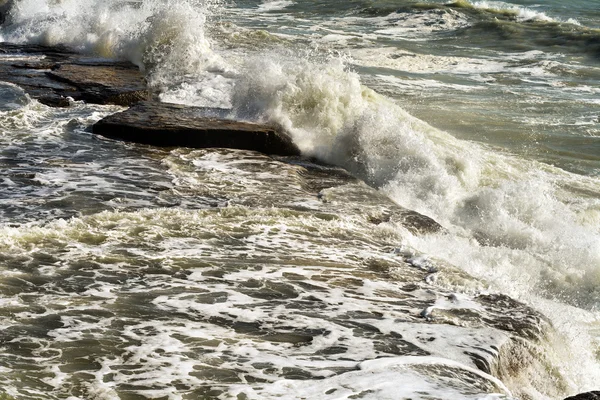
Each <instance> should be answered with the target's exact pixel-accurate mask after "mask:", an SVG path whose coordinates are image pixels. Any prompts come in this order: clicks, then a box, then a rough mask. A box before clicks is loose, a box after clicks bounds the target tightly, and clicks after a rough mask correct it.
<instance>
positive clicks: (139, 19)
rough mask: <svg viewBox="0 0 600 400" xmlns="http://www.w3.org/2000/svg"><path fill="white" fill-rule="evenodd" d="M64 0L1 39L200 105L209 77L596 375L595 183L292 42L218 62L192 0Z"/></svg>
mask: <svg viewBox="0 0 600 400" xmlns="http://www.w3.org/2000/svg"><path fill="white" fill-rule="evenodd" d="M76 4H77V5H75V3H74V2H68V1H64V2H61V3H55V2H34V1H22V2H19V3H17V6H16V8H15V9H14V10H13V13H12V14H11V23H12V25H10V26H9V28H8V29H6V30H4V32H3V35H4V38H5V40H11V41H20V42H27V41H34V42H39V43H46V44H57V43H65V44H69V45H71V46H75V47H76V48H78V49H80V50H83V51H90V52H95V53H97V54H100V55H104V56H120V57H124V58H128V59H130V60H132V61H134V62H136V63H137V64H138V65H139V66H140V67H141V68H144V69H145V70H146V71H147V72H148V74H149V75H148V76H149V78H150V81H151V83H152V84H153V85H155V87H157V88H158V89H159V90H170V91H169V92H168V93H169V96H170V97H169V99H172V100H177V99H178V98H179V99H180V100H183V101H184V102H187V103H194V102H196V104H198V100H197V98H196V101H195V100H194V99H195V95H196V94H197V92H198V91H199V90H201V88H200V87H199V85H198V82H206V81H207V79H208V78H207V77H210V79H212V81H213V82H217V83H218V84H219V85H221V86H222V87H223V92H222V93H219V94H218V96H217V97H219V98H224V97H226V96H229V97H230V99H228V100H227V101H223V102H222V104H229V105H230V106H231V107H232V108H233V112H234V113H235V114H236V115H237V116H238V117H241V118H248V119H263V120H266V121H269V122H274V123H277V124H279V125H281V126H282V127H284V128H285V129H286V130H288V131H289V132H290V133H291V134H292V135H293V137H294V139H295V141H296V142H297V144H298V145H299V146H300V147H301V148H302V149H303V151H304V153H305V154H306V155H308V156H314V157H318V158H319V159H321V160H323V161H326V162H330V163H334V164H337V165H342V166H344V167H345V168H347V169H349V170H351V171H352V172H353V173H355V174H357V175H358V176H360V177H362V178H363V179H364V180H365V181H366V182H368V183H369V184H371V185H372V186H374V187H376V188H378V189H380V190H381V191H382V192H383V193H386V194H387V195H389V196H390V197H391V198H392V199H393V200H394V201H396V202H397V203H398V204H400V205H403V206H406V207H408V208H410V209H414V210H417V211H420V212H422V213H424V214H426V215H429V216H431V217H433V218H435V219H436V220H438V221H439V222H440V223H442V224H443V225H444V227H445V228H446V229H447V230H448V231H449V234H439V235H429V236H426V237H421V236H411V235H408V236H407V237H406V238H405V239H404V240H405V242H404V243H399V245H402V244H404V245H407V246H411V247H414V248H416V249H419V250H420V251H423V252H425V253H427V254H430V255H432V256H434V257H437V258H440V259H444V260H446V261H449V262H450V263H452V264H454V265H457V266H460V267H461V268H464V269H465V270H466V271H468V272H470V273H472V274H474V275H476V276H478V277H479V278H481V279H483V280H485V281H487V282H488V283H489V284H490V285H491V286H490V287H491V290H492V291H498V290H499V291H503V292H505V293H509V294H511V295H513V296H516V297H518V298H520V299H523V300H526V301H528V302H530V303H531V304H533V305H535V306H537V307H539V309H540V310H542V311H544V312H545V313H546V314H548V315H549V316H550V317H551V318H552V320H553V322H554V324H555V326H556V327H557V328H558V329H559V330H560V331H561V332H562V333H564V334H565V335H566V336H567V339H568V340H569V341H570V342H571V343H570V344H569V346H570V348H571V349H573V350H574V351H573V352H574V354H576V356H575V357H573V356H569V357H573V359H576V360H577V362H578V363H579V365H577V366H573V359H561V360H560V361H558V363H559V364H560V365H561V367H562V368H563V369H565V371H566V375H567V376H569V378H571V379H573V380H575V381H576V382H575V384H574V386H575V387H580V388H582V387H583V388H585V387H589V388H590V389H591V388H593V387H591V385H592V384H593V383H595V382H597V381H598V379H600V372H599V371H598V361H597V359H596V358H595V357H596V356H595V354H594V351H595V350H594V349H596V348H597V347H598V344H597V337H595V336H594V335H593V334H591V333H589V332H590V330H588V328H589V327H587V328H586V325H593V324H594V323H595V322H594V315H595V314H594V313H593V312H594V311H596V310H597V308H598V303H597V302H598V293H597V289H596V288H597V287H598V286H599V285H598V280H599V279H600V278H599V276H598V275H599V273H598V271H599V269H600V268H599V265H600V249H599V232H598V225H597V224H594V223H593V221H596V220H597V219H594V218H593V215H597V213H598V201H597V198H598V195H599V193H600V188H599V187H598V182H597V180H594V179H592V178H586V177H582V176H579V175H575V174H569V173H566V172H564V171H562V170H560V169H558V168H554V167H550V166H547V165H543V164H541V163H537V162H534V161H530V160H525V159H520V158H518V157H515V156H511V155H509V154H504V153H501V152H497V151H494V149H491V148H486V147H485V146H482V145H478V144H475V143H472V142H467V141H460V140H457V139H455V138H454V137H452V136H451V135H449V134H446V133H445V132H443V131H441V130H438V129H435V128H433V127H431V126H429V125H427V124H426V123H424V122H422V121H420V120H418V119H416V118H414V117H412V116H411V115H410V114H408V113H407V112H406V111H404V110H403V109H402V107H400V105H398V104H397V103H395V102H394V101H392V100H390V99H387V98H385V97H383V96H381V95H379V94H377V93H376V92H374V91H373V90H371V89H369V88H367V87H365V86H363V85H362V84H361V79H360V76H359V75H358V74H357V73H356V72H353V71H350V70H349V69H348V68H347V66H346V63H345V60H343V59H339V58H330V59H327V60H324V61H323V60H319V59H315V57H314V56H312V55H310V54H306V53H301V54H302V56H300V57H298V56H296V57H290V51H282V52H277V51H273V52H271V53H267V52H258V53H254V54H252V55H248V54H243V55H242V57H241V58H243V60H239V59H229V58H228V57H226V56H225V55H222V54H218V52H216V51H214V50H212V48H211V45H210V41H209V40H208V39H207V38H206V36H205V34H206V32H205V31H206V29H205V28H206V26H205V24H206V14H205V13H204V11H203V9H202V8H201V7H200V8H198V6H197V4H194V3H191V2H144V3H141V4H140V3H119V4H116V3H104V4H99V3H96V2H93V1H87V2H81V3H76ZM81 21H83V23H82V22H81ZM188 22H189V23H188ZM230 56H231V57H233V56H234V54H230ZM229 65H239V66H240V67H239V69H236V70H235V71H234V70H233V69H230V67H229ZM221 81H224V82H221ZM172 87H175V88H176V89H175V90H171V88H172ZM190 91H193V93H190ZM163 94H164V92H163ZM163 98H164V97H163ZM207 99H208V97H205V98H204V100H207ZM200 105H215V104H214V103H212V104H208V103H202V102H200ZM217 105H218V104H217ZM483 129H484V127H482V130H483ZM582 192H583V193H587V195H584V196H582V195H581V193H582ZM590 215H591V216H592V218H591V219H590V217H589V216H590ZM589 221H591V222H589ZM561 301H562V302H565V303H566V304H570V305H565V304H563V303H561ZM571 305H576V306H579V307H581V309H577V312H571V311H569V310H572V308H571V307H572V306H571ZM582 332H583V333H582ZM590 349H592V350H591V351H590ZM548 352H552V350H550V349H548ZM582 365H583V368H582V367H581V366H582ZM577 369H580V370H579V371H578V370H577ZM581 370H583V371H584V373H585V375H583V374H582V373H581Z"/></svg>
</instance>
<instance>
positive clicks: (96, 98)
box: [0, 43, 150, 107]
mask: <svg viewBox="0 0 600 400" xmlns="http://www.w3.org/2000/svg"><path fill="white" fill-rule="evenodd" d="M0 53H3V54H4V57H2V58H0V81H4V82H9V83H12V84H15V85H18V86H20V87H21V88H23V90H25V92H27V93H28V94H29V95H30V96H31V97H33V98H35V99H37V100H38V101H40V102H41V103H44V104H46V105H49V106H55V107H66V106H68V105H70V104H71V100H70V99H73V100H83V101H86V102H88V103H96V104H117V105H123V106H128V105H132V104H135V103H137V102H138V101H140V100H147V99H148V98H150V92H149V91H148V89H147V87H146V81H145V79H144V77H143V75H142V74H141V72H140V71H139V69H138V67H136V66H135V65H133V64H131V63H129V62H123V61H115V60H107V59H98V58H90V57H84V56H82V55H80V54H77V53H76V52H75V51H73V50H72V49H69V48H67V47H64V46H52V47H50V46H41V45H17V44H11V43H0Z"/></svg>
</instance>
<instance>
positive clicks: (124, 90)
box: [0, 10, 597, 399]
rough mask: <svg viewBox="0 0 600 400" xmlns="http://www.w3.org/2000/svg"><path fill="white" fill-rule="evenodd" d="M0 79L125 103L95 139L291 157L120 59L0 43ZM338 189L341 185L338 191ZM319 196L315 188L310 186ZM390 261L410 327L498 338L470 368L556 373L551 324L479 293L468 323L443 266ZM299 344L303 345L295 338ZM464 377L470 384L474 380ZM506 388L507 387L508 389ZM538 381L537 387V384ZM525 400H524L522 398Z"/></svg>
mask: <svg viewBox="0 0 600 400" xmlns="http://www.w3.org/2000/svg"><path fill="white" fill-rule="evenodd" d="M0 12H1V10H0ZM0 22H1V20H0ZM0 81H4V82H8V83H11V84H14V85H17V86H19V87H21V88H22V89H23V90H24V91H25V92H26V93H27V94H28V95H29V96H31V97H32V98H34V99H37V100H38V101H39V102H41V103H43V104H46V105H48V106H52V107H69V106H70V105H71V104H72V102H73V101H84V102H87V103H94V104H115V105H120V106H126V107H130V108H128V109H127V110H124V111H122V112H120V113H116V114H113V115H111V116H108V117H106V118H104V119H102V120H100V121H99V122H97V123H96V124H95V125H94V126H93V127H91V131H92V132H93V133H94V134H98V135H102V136H105V137H108V138H113V139H119V140H124V141H129V142H135V143H142V144H148V145H154V146H162V147H191V148H212V147H214V148H230V149H241V150H253V151H257V152H260V153H263V154H267V155H278V156H299V155H300V151H299V149H298V148H297V146H296V145H295V144H294V143H293V141H292V140H291V138H290V137H289V136H288V135H287V134H286V133H285V132H282V131H280V130H278V129H276V128H274V127H271V126H265V125H261V124H255V123H250V122H245V121H234V120H231V119H227V118H225V116H224V115H225V112H222V110H218V109H206V108H197V107H188V106H182V105H176V104H165V103H160V102H158V101H156V100H153V99H152V97H153V96H152V93H151V92H150V91H149V90H148V88H147V86H146V82H145V79H144V76H143V75H142V74H141V73H140V72H139V70H138V69H137V67H136V66H135V65H133V64H130V63H127V62H122V61H114V60H106V59H99V58H93V57H86V56H83V55H80V54H78V53H77V52H74V51H72V50H70V49H68V48H64V47H47V46H38V45H15V44H8V43H2V44H0ZM313 172H314V171H313ZM348 179H351V178H348ZM341 186H342V185H341V184H340V185H339V187H341ZM323 189H328V190H329V189H330V192H331V193H329V196H333V195H335V189H336V187H335V185H334V187H332V188H323ZM319 193H324V191H323V190H321V189H319ZM326 195H327V193H325V194H324V195H323V196H321V197H320V198H319V199H320V200H321V201H322V202H324V203H325V202H326V200H327V199H326ZM389 203H391V202H389ZM389 210H391V213H382V214H381V215H374V216H373V217H372V220H371V221H370V222H371V223H373V224H375V225H377V224H380V223H382V222H389V221H390V220H392V221H393V220H394V219H395V218H396V219H397V220H398V221H399V223H401V224H403V225H404V226H406V227H407V228H408V229H410V230H412V231H413V232H417V233H430V232H435V231H438V230H440V229H442V227H441V226H439V224H437V223H436V222H435V221H433V220H431V219H430V218H427V217H425V216H422V215H420V214H418V213H415V212H413V211H409V210H405V209H402V208H401V207H399V206H396V205H393V204H390V205H389ZM399 256H400V258H401V259H402V260H401V263H403V264H405V265H404V267H403V268H402V269H401V271H402V272H398V271H397V270H400V269H398V268H396V267H395V266H390V265H386V264H377V263H373V264H372V265H370V269H371V270H370V272H371V273H372V274H373V275H374V276H375V275H377V276H379V275H381V276H385V275H388V274H395V275H398V276H399V277H400V278H405V279H404V281H403V282H402V284H403V285H404V288H403V289H402V290H404V291H405V292H406V293H405V295H406V298H405V299H398V304H396V305H394V306H395V307H398V308H402V307H405V308H407V309H411V310H412V309H422V311H421V312H420V314H414V313H411V314H407V317H406V318H407V321H408V322H412V323H416V322H415V321H416V320H418V321H419V323H420V322H430V323H432V324H442V325H447V326H452V327H456V328H457V329H461V328H465V327H470V328H485V329H490V330H493V331H494V332H500V333H501V335H502V340H504V338H506V341H505V342H504V344H503V345H502V347H501V348H495V347H494V345H491V344H490V346H489V347H485V345H483V344H482V345H481V346H482V348H477V349H473V348H465V350H464V352H465V354H466V355H468V356H469V357H470V359H471V361H472V364H473V365H474V366H476V367H477V369H478V370H479V371H481V372H482V373H484V374H488V375H491V376H493V377H497V378H499V379H501V380H502V381H503V382H505V383H506V382H511V383H514V382H518V381H519V380H520V379H528V378H530V379H533V377H534V376H535V372H536V371H539V370H540V369H543V370H546V371H547V373H549V374H550V373H554V374H556V376H559V374H558V372H557V371H555V370H553V368H552V366H551V363H550V362H549V361H548V360H546V359H544V358H543V356H542V355H541V354H542V352H541V351H540V350H539V346H541V344H542V342H544V341H545V340H547V338H548V337H549V336H551V335H552V327H551V326H550V324H549V322H548V321H547V320H546V319H545V318H544V317H543V316H542V315H540V314H539V313H537V312H536V311H535V310H533V309H531V308H529V307H527V306H526V305H524V304H521V303H519V302H517V301H515V300H513V299H511V298H509V297H507V296H503V295H483V294H482V295H478V296H476V297H474V298H473V301H474V302H475V303H477V305H478V307H479V308H480V310H481V317H482V318H481V321H483V322H480V320H479V319H477V320H476V319H475V318H471V317H472V316H470V315H469V314H468V313H467V312H466V311H464V310H463V309H461V308H460V307H459V306H458V305H456V306H454V304H457V300H456V298H453V297H452V296H453V294H452V293H451V292H449V291H446V290H441V289H439V288H435V287H433V286H432V287H429V280H428V279H430V277H431V276H432V275H433V274H435V273H437V272H438V271H440V270H441V271H444V270H445V268H446V267H444V266H432V265H422V264H419V261H418V260H416V259H414V258H411V257H409V256H406V257H405V256H404V255H402V254H399ZM447 271H448V273H449V274H456V275H457V276H458V275H459V274H460V272H459V271H454V270H452V269H451V268H450V267H448V269H447ZM428 288H429V289H428ZM421 290H422V291H427V290H429V291H431V292H432V296H431V297H432V301H431V302H430V303H428V304H421V303H419V302H417V301H416V300H413V299H412V295H411V294H410V293H411V292H413V291H421ZM434 298H437V299H438V300H434ZM439 299H441V301H440V300H439ZM411 301H414V303H415V304H414V305H413V304H412V303H411ZM402 302H403V303H404V304H401V303H402ZM446 303H448V304H446ZM352 321H354V320H352ZM348 326H349V327H350V328H352V329H355V330H358V331H360V332H363V331H364V335H371V336H376V337H378V338H379V337H380V338H381V340H380V341H381V349H382V350H381V353H385V354H386V355H388V356H415V355H417V356H418V355H423V354H421V353H419V351H417V350H418V349H417V350H415V349H414V348H412V347H410V345H409V343H408V342H405V341H403V340H402V337H401V336H400V337H397V336H394V335H392V334H388V333H385V332H382V331H380V330H378V329H377V328H374V327H372V326H370V325H368V324H360V323H356V322H348ZM299 340H300V341H302V340H308V339H307V338H305V337H301V338H300V339H299ZM310 340H312V336H311V337H310ZM425 355H426V354H425ZM457 369H458V368H457ZM438 373H439V374H440V377H441V378H440V380H443V379H442V378H443V375H444V373H443V371H441V372H440V371H438ZM462 373H466V372H465V371H462ZM473 376H474V377H476V378H477V376H476V375H473ZM554 384H555V387H554V388H550V389H548V388H547V389H548V391H549V392H550V393H554V394H557V393H561V392H563V391H564V390H565V383H564V382H562V380H561V379H560V378H558V377H557V378H556V379H555V382H554ZM478 385H481V383H478V382H475V383H474V384H473V389H477V388H478ZM486 385H487V386H486V387H485V389H486V390H488V389H489V390H501V389H502V388H501V387H495V386H494V385H495V383H494V382H493V381H490V382H486ZM515 385H516V383H514V384H513V385H512V386H513V387H514V386H515ZM539 385H543V383H542V382H540V383H539ZM488 386H489V388H488ZM462 389H464V390H466V391H467V390H468V389H465V388H461V390H462ZM595 393H597V392H591V394H589V396H588V397H574V399H575V398H576V399H579V398H581V399H588V398H589V399H594V398H596V397H593V396H596V394H595ZM507 395H509V394H507ZM590 396H591V397H590ZM524 398H527V397H526V394H524Z"/></svg>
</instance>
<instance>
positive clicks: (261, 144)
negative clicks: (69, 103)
mask: <svg viewBox="0 0 600 400" xmlns="http://www.w3.org/2000/svg"><path fill="white" fill-rule="evenodd" d="M206 114H207V112H206V109H203V108H199V107H189V106H184V105H179V104H168V103H159V102H141V103H139V104H137V105H135V106H133V107H132V108H130V109H128V110H126V111H123V112H120V113H116V114H113V115H110V116H108V117H106V118H104V119H102V120H100V121H99V122H97V123H96V124H95V125H94V126H93V127H92V131H93V132H94V133H95V134H99V135H102V136H105V137H109V138H113V139H120V140H125V141H129V142H135V143H142V144H150V145H154V146H161V147H180V146H181V147H193V148H208V147H221V148H231V149H241V150H255V151H258V152H261V153H265V154H276V155H299V154H300V151H299V150H298V147H296V145H295V144H294V143H293V142H292V140H291V139H290V138H289V137H288V136H287V135H285V134H284V133H282V132H279V131H278V130H276V129H275V128H273V127H270V126H267V125H261V124H255V123H250V122H241V121H233V120H229V119H224V118H222V117H219V116H215V112H213V113H212V116H206Z"/></svg>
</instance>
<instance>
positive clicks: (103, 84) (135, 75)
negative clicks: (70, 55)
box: [46, 63, 150, 106]
mask: <svg viewBox="0 0 600 400" xmlns="http://www.w3.org/2000/svg"><path fill="white" fill-rule="evenodd" d="M46 75H48V76H49V77H50V78H51V79H54V80H56V81H58V82H63V83H66V84H68V85H70V86H73V87H75V88H76V89H77V91H78V92H79V94H78V99H77V100H83V101H86V102H88V103H98V104H117V105H123V106H127V105H131V104H135V103H137V102H139V101H142V100H148V99H149V97H150V94H149V92H148V90H147V88H146V81H145V80H144V78H143V76H142V75H141V74H140V72H139V70H138V69H137V67H135V66H134V65H133V64H124V63H114V64H109V65H106V63H104V64H102V63H98V64H81V65H79V64H60V65H59V66H58V68H56V69H54V70H52V71H50V72H46Z"/></svg>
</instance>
